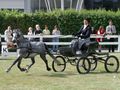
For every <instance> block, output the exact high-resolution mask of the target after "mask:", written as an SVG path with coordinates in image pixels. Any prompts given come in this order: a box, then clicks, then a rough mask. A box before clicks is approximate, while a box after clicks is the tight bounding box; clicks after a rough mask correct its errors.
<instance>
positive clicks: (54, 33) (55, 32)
mask: <svg viewBox="0 0 120 90" xmlns="http://www.w3.org/2000/svg"><path fill="white" fill-rule="evenodd" d="M52 35H56V36H57V35H60V30H59V29H58V27H57V25H55V26H54V29H53V31H52ZM52 41H53V42H59V37H54V38H53V40H52ZM57 50H58V45H53V52H57Z"/></svg>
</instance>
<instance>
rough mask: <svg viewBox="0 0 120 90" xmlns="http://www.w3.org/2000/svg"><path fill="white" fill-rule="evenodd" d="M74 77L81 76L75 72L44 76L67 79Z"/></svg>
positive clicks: (53, 73) (54, 73)
mask: <svg viewBox="0 0 120 90" xmlns="http://www.w3.org/2000/svg"><path fill="white" fill-rule="evenodd" d="M74 75H79V74H78V73H74V72H52V73H50V74H44V75H42V76H46V77H60V78H66V77H68V76H74Z"/></svg>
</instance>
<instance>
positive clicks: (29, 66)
mask: <svg viewBox="0 0 120 90" xmlns="http://www.w3.org/2000/svg"><path fill="white" fill-rule="evenodd" d="M31 61H32V63H31V64H30V65H28V67H27V68H26V72H28V70H29V69H30V68H31V66H32V65H33V64H34V63H35V58H34V57H33V58H31Z"/></svg>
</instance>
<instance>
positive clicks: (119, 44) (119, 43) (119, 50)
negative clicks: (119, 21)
mask: <svg viewBox="0 0 120 90" xmlns="http://www.w3.org/2000/svg"><path fill="white" fill-rule="evenodd" d="M118 52H120V35H118Z"/></svg>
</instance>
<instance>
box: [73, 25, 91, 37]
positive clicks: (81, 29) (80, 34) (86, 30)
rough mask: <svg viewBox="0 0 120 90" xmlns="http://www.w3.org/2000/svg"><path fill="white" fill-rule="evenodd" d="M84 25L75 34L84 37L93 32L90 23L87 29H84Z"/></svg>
mask: <svg viewBox="0 0 120 90" xmlns="http://www.w3.org/2000/svg"><path fill="white" fill-rule="evenodd" d="M83 28H84V26H82V27H81V28H80V30H79V31H78V32H77V33H76V34H75V36H78V37H81V38H82V39H86V38H89V37H90V35H91V34H92V29H91V26H90V25H88V26H87V27H86V28H85V29H83Z"/></svg>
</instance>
